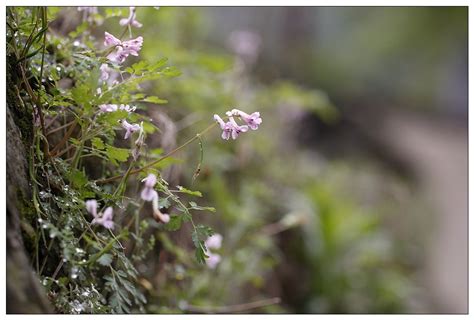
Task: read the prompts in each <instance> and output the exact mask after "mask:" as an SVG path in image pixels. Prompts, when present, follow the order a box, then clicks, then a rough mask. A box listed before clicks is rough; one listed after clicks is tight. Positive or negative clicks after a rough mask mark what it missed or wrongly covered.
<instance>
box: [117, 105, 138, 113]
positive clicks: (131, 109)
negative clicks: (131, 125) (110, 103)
mask: <svg viewBox="0 0 474 320" xmlns="http://www.w3.org/2000/svg"><path fill="white" fill-rule="evenodd" d="M119 109H120V110H125V111H127V112H128V113H132V112H133V111H135V110H136V109H137V107H130V106H129V105H128V104H121V105H120V107H119Z"/></svg>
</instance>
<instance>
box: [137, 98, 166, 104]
mask: <svg viewBox="0 0 474 320" xmlns="http://www.w3.org/2000/svg"><path fill="white" fill-rule="evenodd" d="M142 101H144V102H150V103H156V104H164V103H168V100H165V99H160V98H158V97H156V96H149V97H146V98H145V99H143V100H142Z"/></svg>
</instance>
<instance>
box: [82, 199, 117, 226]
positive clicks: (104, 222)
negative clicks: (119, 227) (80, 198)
mask: <svg viewBox="0 0 474 320" xmlns="http://www.w3.org/2000/svg"><path fill="white" fill-rule="evenodd" d="M86 210H87V212H89V213H90V214H92V216H93V217H94V219H93V220H92V223H93V224H99V225H101V226H103V227H104V228H107V229H113V228H114V222H113V221H112V218H113V214H114V211H113V209H112V207H107V208H106V209H105V210H104V213H103V214H102V216H100V215H99V214H97V201H96V200H87V201H86Z"/></svg>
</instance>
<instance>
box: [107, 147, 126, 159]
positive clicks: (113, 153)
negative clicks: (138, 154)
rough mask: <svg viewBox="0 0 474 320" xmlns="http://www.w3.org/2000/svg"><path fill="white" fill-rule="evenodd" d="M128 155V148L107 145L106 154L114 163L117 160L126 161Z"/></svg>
mask: <svg viewBox="0 0 474 320" xmlns="http://www.w3.org/2000/svg"><path fill="white" fill-rule="evenodd" d="M129 155H130V151H129V150H128V149H124V148H116V147H114V146H111V145H107V156H108V157H109V159H110V160H111V161H112V162H114V163H117V161H118V162H125V161H127V159H128V157H129Z"/></svg>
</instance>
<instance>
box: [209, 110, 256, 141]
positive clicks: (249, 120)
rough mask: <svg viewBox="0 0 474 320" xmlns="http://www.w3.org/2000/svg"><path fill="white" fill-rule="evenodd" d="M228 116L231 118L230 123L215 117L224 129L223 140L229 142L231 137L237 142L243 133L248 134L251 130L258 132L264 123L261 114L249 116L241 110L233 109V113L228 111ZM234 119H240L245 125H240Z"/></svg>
mask: <svg viewBox="0 0 474 320" xmlns="http://www.w3.org/2000/svg"><path fill="white" fill-rule="evenodd" d="M226 115H227V116H228V117H229V121H228V122H224V120H222V118H221V117H220V116H219V115H217V114H215V115H214V120H215V121H217V123H219V125H220V127H221V129H222V139H224V140H229V138H230V137H232V139H234V140H235V139H237V137H238V136H239V135H240V134H241V133H242V132H247V131H248V130H249V128H250V129H252V130H257V129H258V126H259V125H260V124H261V123H262V118H261V117H260V112H254V113H252V114H248V113H245V112H243V111H241V110H239V109H232V110H231V111H227V112H226ZM234 117H238V118H239V119H240V120H242V121H243V122H244V123H245V124H243V125H239V124H238V123H237V122H236V121H235V119H234Z"/></svg>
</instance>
